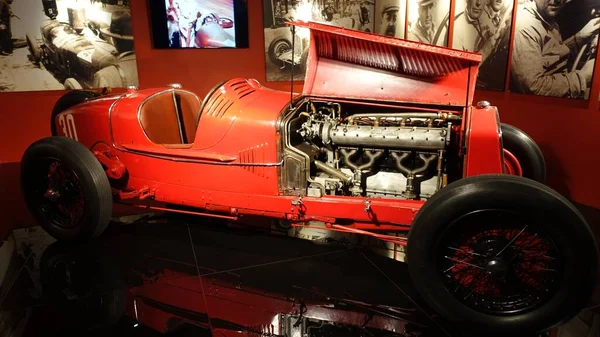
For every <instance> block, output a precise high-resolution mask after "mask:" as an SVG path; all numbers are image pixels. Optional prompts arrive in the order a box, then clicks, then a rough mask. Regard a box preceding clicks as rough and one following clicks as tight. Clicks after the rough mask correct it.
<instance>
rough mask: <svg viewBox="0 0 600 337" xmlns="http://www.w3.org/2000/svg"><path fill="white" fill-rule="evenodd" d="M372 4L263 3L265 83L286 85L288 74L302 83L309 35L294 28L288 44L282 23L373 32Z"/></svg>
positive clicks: (331, 0)
mask: <svg viewBox="0 0 600 337" xmlns="http://www.w3.org/2000/svg"><path fill="white" fill-rule="evenodd" d="M374 4H375V3H374V1H360V0H300V1H295V0H264V6H263V10H264V36H265V59H266V71H267V81H289V80H290V77H291V72H292V70H293V71H294V80H295V81H302V80H304V71H305V66H306V56H307V51H308V45H309V40H308V38H309V33H308V31H307V30H306V29H302V28H296V38H295V42H294V43H293V44H292V29H291V28H290V26H288V25H286V24H285V21H287V20H305V21H314V22H321V23H326V24H330V25H334V26H337V27H344V28H348V29H355V30H359V31H364V32H373V29H374V22H375V6H374ZM292 46H293V47H294V53H292Z"/></svg>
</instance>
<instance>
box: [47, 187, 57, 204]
mask: <svg viewBox="0 0 600 337" xmlns="http://www.w3.org/2000/svg"><path fill="white" fill-rule="evenodd" d="M44 197H45V198H46V199H48V200H50V201H56V200H58V198H60V193H59V192H58V191H57V190H55V189H52V188H49V189H47V190H46V193H44Z"/></svg>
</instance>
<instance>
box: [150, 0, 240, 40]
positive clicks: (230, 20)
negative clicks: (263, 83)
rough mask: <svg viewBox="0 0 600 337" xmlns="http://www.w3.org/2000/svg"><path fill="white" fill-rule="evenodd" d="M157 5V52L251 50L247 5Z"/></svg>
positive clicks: (192, 1) (187, 1)
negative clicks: (161, 49) (158, 50)
mask: <svg viewBox="0 0 600 337" xmlns="http://www.w3.org/2000/svg"><path fill="white" fill-rule="evenodd" d="M155 2H156V6H155V5H154V4H153V5H152V6H151V7H153V8H152V10H153V12H154V13H153V17H152V21H153V24H152V26H153V29H154V43H155V47H157V48H170V49H180V48H240V47H241V48H244V47H246V46H247V18H246V13H245V11H246V8H245V7H246V5H245V4H244V3H245V1H237V0H156V1H155ZM238 3H239V4H238ZM238 12H239V13H238ZM240 31H241V32H240ZM244 33H245V34H246V37H244ZM238 36H239V38H238Z"/></svg>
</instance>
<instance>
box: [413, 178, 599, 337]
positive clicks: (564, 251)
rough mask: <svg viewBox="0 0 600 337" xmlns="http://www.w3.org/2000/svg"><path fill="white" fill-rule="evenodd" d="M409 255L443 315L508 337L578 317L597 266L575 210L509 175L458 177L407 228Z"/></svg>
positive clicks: (420, 284) (419, 283) (417, 279)
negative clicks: (409, 227)
mask: <svg viewBox="0 0 600 337" xmlns="http://www.w3.org/2000/svg"><path fill="white" fill-rule="evenodd" d="M407 258H408V264H409V271H410V276H411V278H412V279H413V281H414V283H415V285H416V287H417V289H418V290H419V292H420V294H421V295H422V296H423V298H424V299H425V300H426V302H427V303H428V304H429V305H430V306H431V307H432V308H433V309H434V310H436V311H437V312H438V313H439V314H441V315H442V316H443V317H445V318H446V319H447V320H448V321H450V322H452V323H465V325H461V326H462V327H464V326H469V327H470V328H472V329H473V332H475V331H476V330H482V329H485V330H486V331H487V332H488V335H489V334H490V332H493V334H494V335H505V336H506V335H514V334H516V333H523V334H527V333H532V334H534V333H538V332H540V331H543V330H545V329H547V328H549V327H551V326H553V325H555V324H558V323H561V322H563V321H565V320H567V319H569V318H571V317H573V316H575V315H576V314H577V313H578V312H579V311H580V310H581V309H582V308H583V307H584V306H585V304H586V303H587V301H588V299H589V298H590V296H591V294H592V291H593V289H594V285H595V276H596V268H597V250H596V244H595V240H594V237H593V235H592V233H591V231H590V229H589V227H588V225H587V224H586V222H585V220H584V218H583V217H582V215H581V214H580V213H579V212H578V211H577V210H576V209H575V208H574V206H573V205H571V204H570V203H569V202H568V201H567V200H566V199H564V198H563V197H562V196H560V195H559V194H558V193H556V192H555V191H553V190H551V189H550V188H548V187H546V186H544V185H542V184H540V183H538V182H535V181H533V180H530V179H526V178H522V177H515V176H508V175H481V176H474V177H469V178H465V179H461V180H459V181H457V182H454V183H452V184H450V185H448V186H447V187H445V188H444V189H443V190H441V191H439V192H438V193H437V194H436V195H434V196H433V197H432V198H431V199H429V201H427V203H426V204H425V205H424V206H423V208H422V209H421V210H420V212H419V214H418V215H417V217H416V219H415V221H414V223H413V227H412V229H411V231H410V234H409V239H408V247H407ZM466 322H469V323H468V324H466Z"/></svg>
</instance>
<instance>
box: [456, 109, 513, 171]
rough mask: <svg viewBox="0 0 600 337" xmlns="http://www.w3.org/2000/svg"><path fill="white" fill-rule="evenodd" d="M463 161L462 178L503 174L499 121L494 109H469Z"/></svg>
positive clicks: (496, 111) (496, 110)
mask: <svg viewBox="0 0 600 337" xmlns="http://www.w3.org/2000/svg"><path fill="white" fill-rule="evenodd" d="M464 160H465V161H464V168H463V175H464V177H469V176H474V175H478V174H494V173H503V172H504V164H503V163H504V160H503V155H502V143H501V134H500V119H499V117H498V109H497V108H496V107H492V106H489V107H485V108H478V107H472V108H471V109H470V111H469V119H468V121H467V130H466V156H465V159H464Z"/></svg>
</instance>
